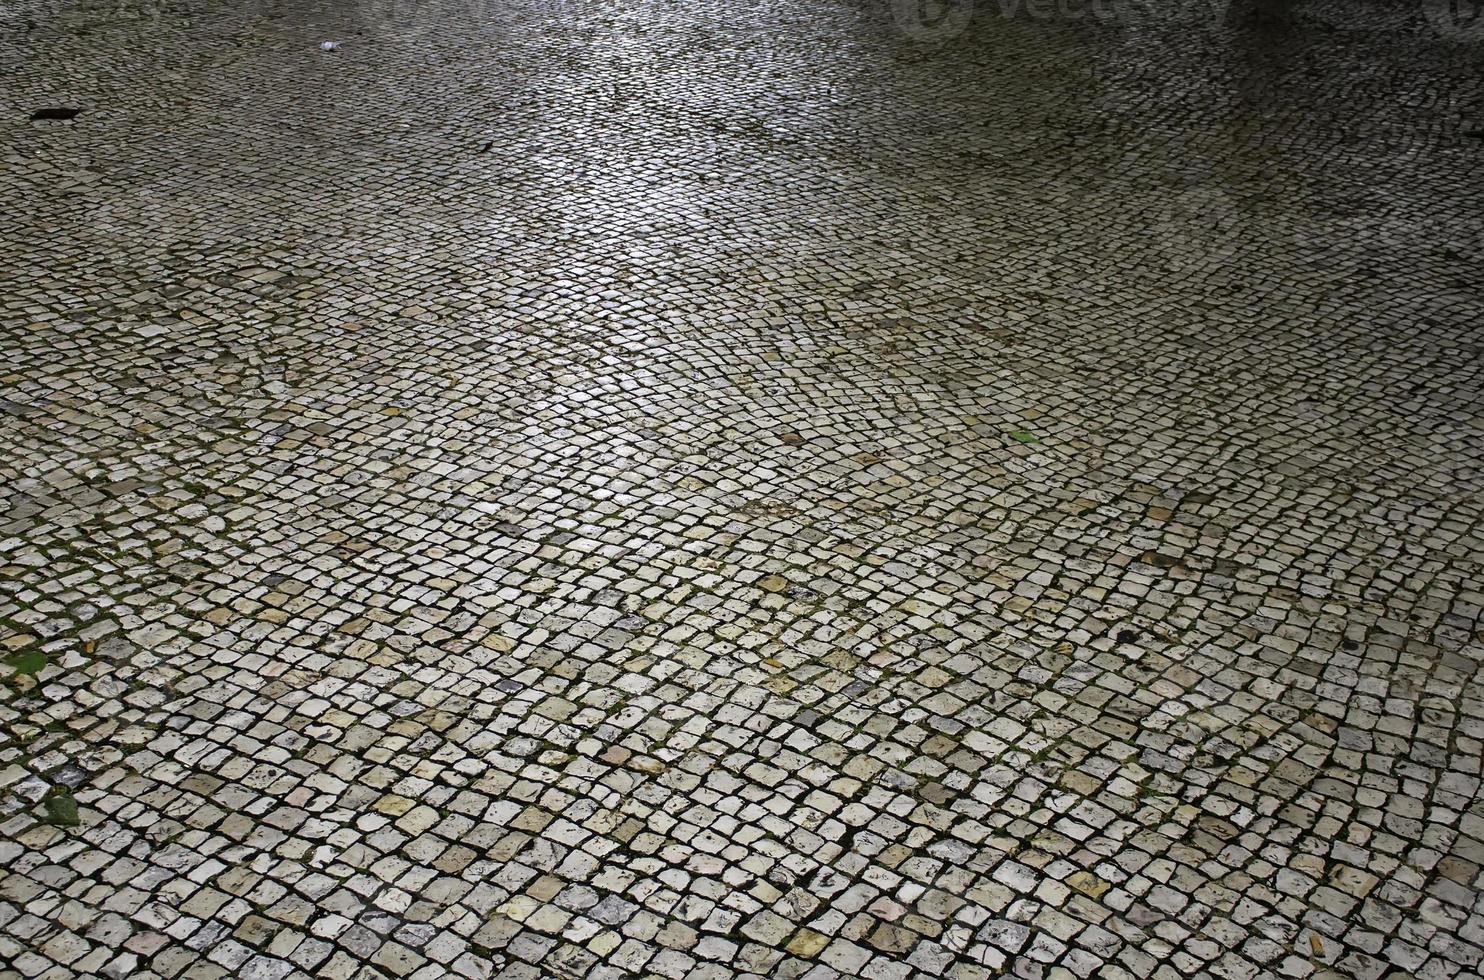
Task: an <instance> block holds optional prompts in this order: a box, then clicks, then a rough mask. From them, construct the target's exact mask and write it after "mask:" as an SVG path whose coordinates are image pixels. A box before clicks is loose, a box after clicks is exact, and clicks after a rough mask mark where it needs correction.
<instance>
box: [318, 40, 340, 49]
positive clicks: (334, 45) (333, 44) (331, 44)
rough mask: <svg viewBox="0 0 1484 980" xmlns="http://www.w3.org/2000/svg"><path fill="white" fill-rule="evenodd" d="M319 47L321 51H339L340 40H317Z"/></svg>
mask: <svg viewBox="0 0 1484 980" xmlns="http://www.w3.org/2000/svg"><path fill="white" fill-rule="evenodd" d="M319 49H320V50H321V51H339V50H340V42H339V41H321V42H319Z"/></svg>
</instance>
